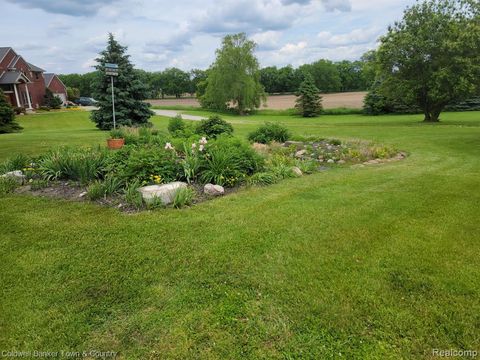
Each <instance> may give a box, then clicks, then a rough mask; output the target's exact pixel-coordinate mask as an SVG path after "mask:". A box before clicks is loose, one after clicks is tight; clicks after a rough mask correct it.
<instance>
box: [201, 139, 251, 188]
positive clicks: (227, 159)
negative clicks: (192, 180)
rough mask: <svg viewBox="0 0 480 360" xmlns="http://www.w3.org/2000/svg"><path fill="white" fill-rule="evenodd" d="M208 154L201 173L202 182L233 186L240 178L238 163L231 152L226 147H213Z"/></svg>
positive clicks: (241, 174)
mask: <svg viewBox="0 0 480 360" xmlns="http://www.w3.org/2000/svg"><path fill="white" fill-rule="evenodd" d="M208 155H209V156H208V157H206V158H205V162H204V169H203V171H202V174H201V180H202V182H203V183H213V184H217V185H222V186H223V185H225V186H234V185H236V184H237V183H239V182H240V181H241V180H242V176H243V173H242V172H241V171H240V163H239V161H238V158H237V157H236V156H235V154H234V153H233V152H230V151H229V150H228V149H223V148H214V149H212V150H211V151H209V153H208Z"/></svg>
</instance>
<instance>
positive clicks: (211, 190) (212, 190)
mask: <svg viewBox="0 0 480 360" xmlns="http://www.w3.org/2000/svg"><path fill="white" fill-rule="evenodd" d="M203 192H204V193H205V194H207V195H210V196H221V195H223V194H225V189H224V188H223V186H220V185H213V184H206V185H205V186H204V187H203Z"/></svg>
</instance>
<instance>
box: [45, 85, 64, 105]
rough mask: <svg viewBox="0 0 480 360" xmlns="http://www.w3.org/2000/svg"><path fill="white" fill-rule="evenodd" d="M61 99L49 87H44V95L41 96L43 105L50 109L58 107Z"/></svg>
mask: <svg viewBox="0 0 480 360" xmlns="http://www.w3.org/2000/svg"><path fill="white" fill-rule="evenodd" d="M62 104H63V101H62V100H61V99H60V98H59V97H58V96H55V95H54V94H53V93H52V91H51V90H50V89H49V88H46V89H45V96H44V97H43V105H44V106H46V107H49V108H50V109H60V108H61V107H62Z"/></svg>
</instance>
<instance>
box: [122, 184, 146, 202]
mask: <svg viewBox="0 0 480 360" xmlns="http://www.w3.org/2000/svg"><path fill="white" fill-rule="evenodd" d="M141 186H142V184H141V182H140V181H138V180H135V181H133V182H130V183H128V184H127V186H126V188H125V190H124V194H125V201H126V202H127V204H129V205H130V206H132V207H134V208H135V209H140V208H142V206H143V198H142V194H141V193H140V191H138V189H139V188H140V187H141Z"/></svg>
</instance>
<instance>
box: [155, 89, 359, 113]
mask: <svg viewBox="0 0 480 360" xmlns="http://www.w3.org/2000/svg"><path fill="white" fill-rule="evenodd" d="M366 94H367V93H366V92H349V93H335V94H323V95H322V97H323V107H324V108H325V109H335V108H340V107H345V108H350V109H360V108H362V107H363V99H364V98H365V95H366ZM147 101H148V102H149V103H150V104H152V105H164V106H175V105H182V106H200V105H199V103H198V101H197V100H196V99H192V98H186V99H163V100H161V99H156V100H147ZM294 106H295V96H294V95H274V96H269V97H268V99H267V109H275V110H284V109H290V108H293V107H294Z"/></svg>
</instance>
